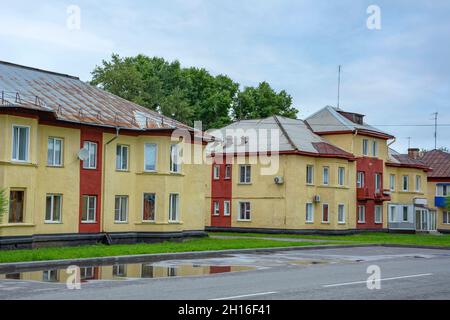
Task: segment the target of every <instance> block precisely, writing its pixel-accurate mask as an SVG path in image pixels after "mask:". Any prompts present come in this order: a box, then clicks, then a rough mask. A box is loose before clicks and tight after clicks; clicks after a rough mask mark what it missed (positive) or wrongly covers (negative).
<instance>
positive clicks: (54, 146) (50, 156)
mask: <svg viewBox="0 0 450 320" xmlns="http://www.w3.org/2000/svg"><path fill="white" fill-rule="evenodd" d="M47 144H48V148H47V165H48V166H51V167H61V166H62V164H63V140H62V139H60V138H51V137H50V138H48V143H47Z"/></svg>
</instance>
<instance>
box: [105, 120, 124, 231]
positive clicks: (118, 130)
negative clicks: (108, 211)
mask: <svg viewBox="0 0 450 320" xmlns="http://www.w3.org/2000/svg"><path fill="white" fill-rule="evenodd" d="M119 132H120V128H119V127H116V135H115V137H114V138H112V139H111V140H109V141H108V142H107V143H105V145H104V146H103V170H102V171H103V172H102V232H105V180H106V163H107V161H106V147H107V146H108V145H110V144H111V143H112V142H113V141H115V140H117V138H119ZM107 239H108V236H107Z"/></svg>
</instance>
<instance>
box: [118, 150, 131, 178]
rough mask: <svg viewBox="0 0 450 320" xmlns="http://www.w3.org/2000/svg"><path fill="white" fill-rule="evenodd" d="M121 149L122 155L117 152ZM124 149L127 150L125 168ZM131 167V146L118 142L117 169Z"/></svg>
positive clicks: (124, 169) (126, 169)
mask: <svg viewBox="0 0 450 320" xmlns="http://www.w3.org/2000/svg"><path fill="white" fill-rule="evenodd" d="M119 149H120V157H119V155H118V154H117V153H118V152H119ZM124 150H126V167H125V168H124V156H123V153H124ZM129 168H130V146H128V145H125V144H117V146H116V170H117V171H128V170H129Z"/></svg>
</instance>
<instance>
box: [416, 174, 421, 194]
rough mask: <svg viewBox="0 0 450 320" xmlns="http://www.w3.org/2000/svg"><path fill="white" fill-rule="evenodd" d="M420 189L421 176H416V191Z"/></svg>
mask: <svg viewBox="0 0 450 320" xmlns="http://www.w3.org/2000/svg"><path fill="white" fill-rule="evenodd" d="M421 189H422V177H421V176H416V192H420V190H421Z"/></svg>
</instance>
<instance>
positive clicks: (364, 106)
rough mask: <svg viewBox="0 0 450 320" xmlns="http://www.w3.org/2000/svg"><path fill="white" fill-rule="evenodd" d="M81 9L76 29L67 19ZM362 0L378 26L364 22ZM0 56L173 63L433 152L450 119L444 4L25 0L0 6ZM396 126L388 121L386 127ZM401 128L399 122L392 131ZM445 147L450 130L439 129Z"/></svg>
mask: <svg viewBox="0 0 450 320" xmlns="http://www.w3.org/2000/svg"><path fill="white" fill-rule="evenodd" d="M72 4H74V5H78V6H79V7H80V9H81V29H80V30H69V29H68V28H67V26H66V21H67V18H68V15H67V12H66V10H67V7H68V6H69V5H72ZM369 5H377V6H379V7H380V9H381V30H369V29H368V28H367V27H366V20H367V18H368V16H369V15H368V14H367V12H366V10H367V8H368V6H369ZM0 37H1V42H0V48H1V50H0V60H6V61H10V62H14V63H19V64H25V65H30V66H34V67H39V68H44V69H50V70H54V71H58V72H63V73H69V74H73V75H78V76H80V78H81V79H82V80H89V79H90V72H91V71H92V69H93V68H94V67H95V65H97V64H99V63H100V62H101V60H102V59H107V58H109V57H110V55H111V53H112V52H115V53H118V54H120V55H136V54H138V53H143V54H146V55H150V56H161V57H164V58H166V59H169V60H173V59H178V60H180V61H181V63H182V64H183V65H184V66H197V67H205V68H206V69H208V70H210V71H211V72H212V73H214V74H219V73H223V74H227V75H229V76H230V77H232V78H233V79H235V80H236V81H238V82H239V83H240V84H241V85H242V86H245V85H257V84H258V83H259V82H261V81H268V82H269V83H270V84H272V85H273V86H274V87H275V88H276V89H278V90H280V89H286V90H287V91H288V92H289V93H290V94H291V95H292V96H293V97H294V103H295V106H296V107H297V108H298V109H299V110H300V113H299V117H300V118H304V117H306V116H307V115H309V114H311V113H313V112H314V111H316V110H318V109H319V108H321V107H323V106H325V105H336V95H337V93H336V91H337V89H336V86H337V84H336V83H337V66H338V65H339V64H342V65H343V73H342V98H341V106H343V108H345V109H347V110H349V111H355V112H360V113H363V114H366V115H367V117H366V121H367V122H369V123H370V124H373V125H378V126H379V127H380V128H381V129H384V130H385V131H388V132H390V133H392V134H394V135H396V136H397V142H396V143H395V144H394V147H395V148H396V149H398V150H399V151H403V152H404V151H406V149H407V139H406V138H407V137H412V146H415V147H421V148H433V147H434V140H433V130H434V129H433V128H432V127H423V126H421V127H418V126H405V125H415V124H420V125H427V124H432V123H433V122H432V121H431V118H432V115H431V114H432V113H433V112H436V111H437V112H439V113H440V120H439V121H440V123H442V124H450V58H449V57H450V1H447V0H432V1H425V0H423V1H414V0H409V1H407V0H404V1H403V0H396V1H380V0H372V1H363V0H361V1H357V0H340V1H317V0H316V1H313V0H311V1H300V0H296V1H294V0H285V1H283V0H242V1H237V0H227V1H225V0H222V1H217V0H190V1H188V0H186V1H181V0H165V1H156V0H152V1H95V3H94V1H76V0H74V1H72V2H64V1H45V0H44V1H21V0H15V1H13V2H9V3H8V5H7V6H4V7H3V8H2V18H1V19H0ZM387 125H396V126H387ZM399 125H402V126H399ZM439 145H440V146H446V147H450V126H442V127H440V128H439Z"/></svg>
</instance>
